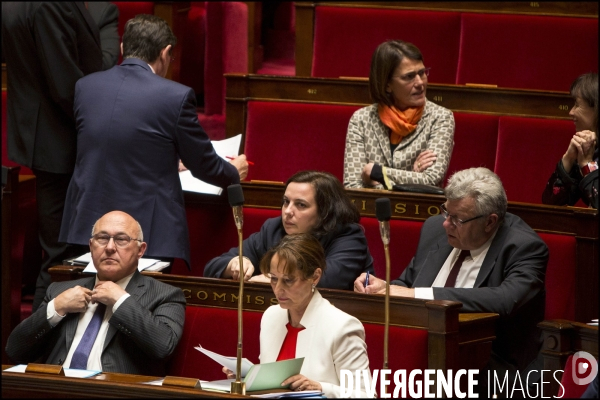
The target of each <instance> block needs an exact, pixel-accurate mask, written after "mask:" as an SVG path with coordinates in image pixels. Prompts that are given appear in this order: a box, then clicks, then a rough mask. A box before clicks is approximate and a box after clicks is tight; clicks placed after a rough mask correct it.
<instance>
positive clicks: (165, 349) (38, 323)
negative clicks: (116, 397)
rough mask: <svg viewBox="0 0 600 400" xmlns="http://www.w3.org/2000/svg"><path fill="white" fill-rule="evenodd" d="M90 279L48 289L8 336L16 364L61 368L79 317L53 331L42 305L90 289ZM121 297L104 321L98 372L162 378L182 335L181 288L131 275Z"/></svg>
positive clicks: (75, 315)
mask: <svg viewBox="0 0 600 400" xmlns="http://www.w3.org/2000/svg"><path fill="white" fill-rule="evenodd" d="M95 279H96V278H95V277H92V278H84V279H79V280H75V281H66V282H55V283H53V284H51V285H50V287H49V288H48V291H47V292H46V297H45V298H44V301H43V303H42V305H41V306H40V308H38V309H37V311H35V312H34V313H33V314H32V315H31V316H30V317H29V318H27V319H25V320H23V321H22V322H21V323H20V324H19V325H18V326H17V327H16V328H15V329H14V330H13V331H12V333H11V334H10V336H9V337H8V342H7V344H6V353H7V354H8V356H9V358H10V359H11V360H12V361H14V362H16V363H23V364H24V363H29V362H33V361H36V360H39V361H41V362H42V363H45V364H62V363H63V362H64V360H65V359H66V357H67V354H68V352H69V348H70V347H71V343H73V338H74V336H75V330H76V329H77V323H78V321H79V315H80V314H79V313H73V314H68V315H67V316H66V317H65V318H64V319H63V320H62V321H61V322H59V323H58V325H56V326H55V327H54V328H52V326H51V325H50V324H49V323H48V320H47V319H46V310H47V305H48V302H49V301H50V300H52V299H54V298H55V297H56V296H58V295H59V294H60V293H62V292H64V291H65V290H67V289H69V288H72V287H74V286H76V285H79V286H83V287H87V288H88V289H92V288H93V286H94V282H95ZM126 291H127V293H129V294H130V295H131V296H130V297H129V298H127V299H126V300H125V301H124V302H123V303H122V304H121V305H120V306H119V308H118V309H117V311H116V312H115V313H114V314H113V315H112V317H111V318H110V320H109V321H108V322H109V324H110V326H109V328H108V332H107V334H106V339H105V341H104V349H103V351H102V357H101V358H102V371H104V372H122V373H128V374H141V375H153V376H164V375H165V373H166V367H165V366H166V362H165V361H166V360H167V359H168V358H169V356H170V355H171V354H172V353H173V351H174V350H175V347H176V346H177V343H179V339H181V335H182V332H183V322H184V319H185V304H186V303H185V298H184V296H183V292H182V291H181V289H178V288H175V287H173V286H171V285H167V284H165V283H162V282H160V281H157V280H156V279H154V278H150V277H147V276H144V275H142V274H140V273H139V272H138V271H136V272H135V273H134V275H133V276H132V277H131V280H130V281H129V284H128V285H127V288H126Z"/></svg>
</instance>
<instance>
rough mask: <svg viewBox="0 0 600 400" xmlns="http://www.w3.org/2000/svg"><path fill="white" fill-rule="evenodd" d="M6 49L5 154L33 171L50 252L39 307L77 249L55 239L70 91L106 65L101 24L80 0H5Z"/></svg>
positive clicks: (65, 173)
mask: <svg viewBox="0 0 600 400" xmlns="http://www.w3.org/2000/svg"><path fill="white" fill-rule="evenodd" d="M2 54H3V56H4V59H5V61H6V68H7V76H8V93H9V95H8V104H7V119H8V138H7V142H8V156H9V158H10V159H11V160H12V161H14V162H16V163H19V164H21V165H24V166H27V167H29V168H31V169H32V170H33V172H34V174H35V176H36V201H37V208H38V217H39V226H40V234H39V237H40V243H41V245H42V249H43V250H44V254H45V258H44V260H43V263H42V265H41V269H40V275H39V277H38V280H37V289H36V294H35V298H34V301H33V307H34V309H35V307H37V306H38V305H39V304H40V303H41V301H42V299H43V297H44V293H45V292H46V289H47V288H48V285H49V284H50V274H49V273H48V268H49V267H51V266H52V265H56V264H59V263H62V261H63V260H64V259H65V258H68V257H69V256H71V255H73V254H72V253H71V252H70V251H69V250H70V249H69V247H68V246H67V245H66V244H64V243H59V242H58V235H59V231H60V223H61V220H62V213H63V208H64V204H65V198H66V193H67V187H68V185H69V181H70V179H71V174H72V173H73V168H74V166H75V154H76V147H77V141H76V130H75V120H74V119H73V92H74V89H75V82H77V80H78V79H79V78H81V77H83V76H85V75H87V74H89V73H91V72H96V71H100V70H101V68H102V52H101V50H100V39H99V36H98V27H97V26H96V23H95V22H94V20H93V19H92V17H91V16H90V14H89V13H88V11H87V10H86V8H85V6H84V3H83V2H2ZM74 252H75V253H77V252H79V249H75V250H74Z"/></svg>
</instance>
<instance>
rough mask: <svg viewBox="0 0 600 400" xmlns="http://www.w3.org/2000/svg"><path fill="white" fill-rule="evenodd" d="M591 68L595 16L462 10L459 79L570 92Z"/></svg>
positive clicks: (595, 47) (594, 63)
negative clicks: (575, 80)
mask: <svg viewBox="0 0 600 400" xmlns="http://www.w3.org/2000/svg"><path fill="white" fill-rule="evenodd" d="M593 71H596V72H597V71H598V19H597V18H570V17H548V16H531V15H502V14H475V13H463V14H462V29H461V37H460V55H459V58H458V72H457V76H456V83H457V84H466V83H483V84H493V85H498V86H499V87H509V88H522V89H540V90H558V91H568V90H569V87H570V85H571V82H572V81H573V79H575V78H576V77H577V76H579V75H581V74H583V73H586V72H593ZM432 74H433V72H432Z"/></svg>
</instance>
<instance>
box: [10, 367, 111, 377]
mask: <svg viewBox="0 0 600 400" xmlns="http://www.w3.org/2000/svg"><path fill="white" fill-rule="evenodd" d="M26 368H27V364H19V365H15V366H14V367H10V368H7V369H5V370H4V371H6V372H23V373H24V372H25V369H26ZM64 371H65V376H67V377H69V378H89V377H91V376H95V375H98V374H100V373H102V371H96V370H88V369H75V368H65V369H64Z"/></svg>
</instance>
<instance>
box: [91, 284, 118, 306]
mask: <svg viewBox="0 0 600 400" xmlns="http://www.w3.org/2000/svg"><path fill="white" fill-rule="evenodd" d="M126 293H127V292H126V291H124V290H123V289H121V286H119V285H117V284H116V283H114V282H112V281H100V282H98V283H97V284H96V286H94V290H93V291H92V302H93V303H96V302H98V303H102V304H105V305H106V307H112V306H114V305H115V303H116V302H117V300H119V299H120V298H121V296H123V295H124V294H126Z"/></svg>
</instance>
